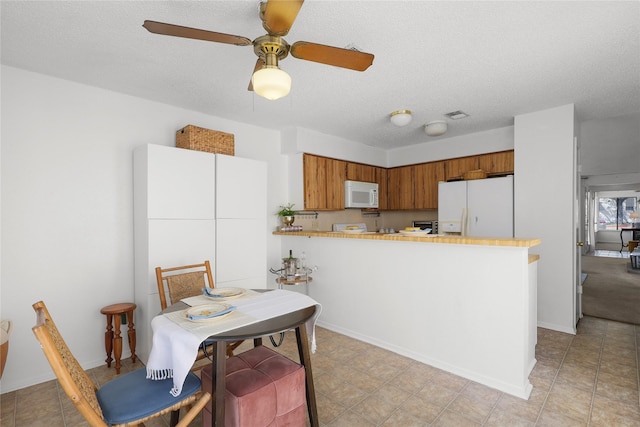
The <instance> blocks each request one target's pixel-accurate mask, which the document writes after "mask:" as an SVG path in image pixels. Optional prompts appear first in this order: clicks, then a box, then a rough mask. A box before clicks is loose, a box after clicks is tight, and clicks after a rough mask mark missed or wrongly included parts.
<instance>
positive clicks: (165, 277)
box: [156, 260, 242, 360]
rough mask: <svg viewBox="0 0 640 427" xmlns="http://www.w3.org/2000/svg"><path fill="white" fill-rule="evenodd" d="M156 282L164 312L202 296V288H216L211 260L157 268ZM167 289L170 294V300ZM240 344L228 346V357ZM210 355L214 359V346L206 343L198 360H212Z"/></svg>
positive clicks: (199, 353)
mask: <svg viewBox="0 0 640 427" xmlns="http://www.w3.org/2000/svg"><path fill="white" fill-rule="evenodd" d="M156 281H157V283H158V295H159V296H160V308H161V309H162V310H164V309H166V308H167V307H168V306H169V305H171V304H173V303H176V302H178V301H180V300H181V299H183V298H187V297H193V296H197V295H202V288H204V287H205V286H207V285H208V286H209V287H210V288H212V289H213V288H215V284H214V282H213V275H212V274H211V263H210V262H209V260H206V261H204V262H203V263H202V264H191V265H183V266H179V267H170V268H162V267H156ZM165 287H166V289H167V291H168V293H169V299H168V300H167V293H166V292H165ZM240 344H242V341H237V342H234V343H233V344H229V345H227V356H228V357H231V356H233V351H234V350H235V349H236V348H237V347H238V346H239V345H240ZM209 355H211V357H213V356H212V355H213V351H212V345H211V343H208V342H207V341H205V342H203V343H202V345H201V346H200V350H198V356H197V358H196V360H201V359H204V358H205V357H208V358H210V356H209Z"/></svg>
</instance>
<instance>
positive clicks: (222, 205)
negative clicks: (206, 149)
mask: <svg viewBox="0 0 640 427" xmlns="http://www.w3.org/2000/svg"><path fill="white" fill-rule="evenodd" d="M266 176H267V164H266V163H265V162H261V161H259V160H253V159H245V158H242V157H234V156H225V155H222V154H216V218H217V219H220V218H264V217H265V216H266V215H267V212H266V206H267V181H266Z"/></svg>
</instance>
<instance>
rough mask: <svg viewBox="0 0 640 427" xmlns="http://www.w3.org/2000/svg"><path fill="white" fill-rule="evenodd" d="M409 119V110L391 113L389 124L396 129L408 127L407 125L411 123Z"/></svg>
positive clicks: (410, 117)
mask: <svg viewBox="0 0 640 427" xmlns="http://www.w3.org/2000/svg"><path fill="white" fill-rule="evenodd" d="M411 119H412V116H411V110H397V111H394V112H393V113H391V115H390V117H389V120H391V123H393V124H394V125H396V126H398V127H400V126H406V125H408V124H409V123H411Z"/></svg>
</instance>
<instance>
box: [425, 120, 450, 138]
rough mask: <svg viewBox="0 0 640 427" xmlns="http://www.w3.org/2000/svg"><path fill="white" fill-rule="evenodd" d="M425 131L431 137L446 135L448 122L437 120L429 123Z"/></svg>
mask: <svg viewBox="0 0 640 427" xmlns="http://www.w3.org/2000/svg"><path fill="white" fill-rule="evenodd" d="M424 131H425V133H426V134H427V135H429V136H440V135H444V133H445V132H446V131H447V122H443V121H442V120H436V121H435V122H430V123H427V124H426V125H424Z"/></svg>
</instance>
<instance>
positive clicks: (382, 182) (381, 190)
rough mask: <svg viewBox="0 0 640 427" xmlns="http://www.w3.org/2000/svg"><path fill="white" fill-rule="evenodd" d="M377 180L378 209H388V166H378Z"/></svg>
mask: <svg viewBox="0 0 640 427" xmlns="http://www.w3.org/2000/svg"><path fill="white" fill-rule="evenodd" d="M376 182H377V183H378V209H387V194H389V192H388V191H387V185H388V171H387V169H386V168H380V167H377V168H376Z"/></svg>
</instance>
